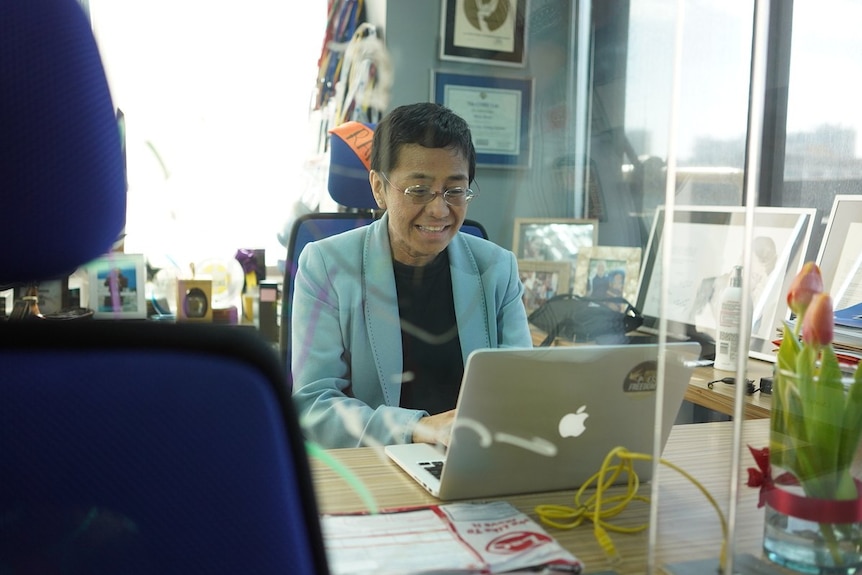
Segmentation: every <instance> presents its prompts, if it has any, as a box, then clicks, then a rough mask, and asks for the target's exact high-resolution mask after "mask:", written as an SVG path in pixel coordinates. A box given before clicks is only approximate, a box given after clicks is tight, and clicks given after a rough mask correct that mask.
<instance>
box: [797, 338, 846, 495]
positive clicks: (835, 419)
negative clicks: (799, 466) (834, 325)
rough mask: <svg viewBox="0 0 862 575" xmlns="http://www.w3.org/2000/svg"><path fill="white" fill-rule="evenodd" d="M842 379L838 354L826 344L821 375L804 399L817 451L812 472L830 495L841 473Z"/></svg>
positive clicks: (812, 379) (811, 437)
mask: <svg viewBox="0 0 862 575" xmlns="http://www.w3.org/2000/svg"><path fill="white" fill-rule="evenodd" d="M809 350H810V351H811V353H812V355H811V359H812V363H811V365H812V366H813V365H814V360H815V356H814V352H813V349H812V348H806V350H805V351H806V352H807V351H809ZM804 353H805V352H804ZM806 355H807V354H806ZM815 373H816V370H815ZM841 377H842V376H841V369H840V368H839V367H838V359H837V358H836V357H835V352H834V350H833V349H832V346H830V345H827V346H825V347H823V349H822V353H821V359H820V370H819V375H818V377H817V378H816V379H815V378H811V387H810V388H809V389H808V390H807V391H808V393H809V395H808V396H803V401H805V403H806V410H807V412H806V423H807V427H808V432H809V436H808V439H809V441H810V442H811V446H812V451H814V452H815V454H814V455H813V457H812V463H813V464H814V469H813V472H814V473H815V474H816V475H817V476H818V477H820V479H821V482H822V483H823V485H822V487H823V488H824V489H826V490H827V491H826V493H825V494H821V495H827V496H829V495H831V494H833V493H834V492H835V490H836V488H837V485H838V482H839V473H840V472H841V471H842V469H841V467H840V466H839V457H838V452H839V446H840V444H841V430H842V424H843V415H844V407H845V398H844V385H843V384H842V383H841Z"/></svg>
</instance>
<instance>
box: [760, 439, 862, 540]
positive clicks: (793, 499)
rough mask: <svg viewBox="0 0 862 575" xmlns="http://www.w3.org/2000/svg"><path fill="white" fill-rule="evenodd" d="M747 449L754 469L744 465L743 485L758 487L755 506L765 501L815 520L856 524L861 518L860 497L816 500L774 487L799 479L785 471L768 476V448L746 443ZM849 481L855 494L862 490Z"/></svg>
mask: <svg viewBox="0 0 862 575" xmlns="http://www.w3.org/2000/svg"><path fill="white" fill-rule="evenodd" d="M748 450H749V451H750V452H751V455H752V457H754V462H755V463H757V468H754V467H749V468H748V482H747V485H748V486H749V487H760V500H759V501H758V503H757V506H758V507H763V506H764V505H765V504H769V506H770V507H772V508H773V509H775V510H776V511H778V512H780V513H783V514H785V515H787V516H789V517H796V518H798V519H803V520H805V521H814V522H816V523H856V522H859V521H862V497H860V496H857V497H856V499H819V498H816V497H807V496H805V495H797V494H795V493H791V492H789V491H787V490H785V489H780V488H777V487H776V486H777V485H788V486H789V485H799V482H798V481H797V480H796V478H795V477H794V476H793V475H792V474H790V473H787V472H785V473H782V474H781V475H779V476H778V477H775V478H773V477H772V466H771V465H770V464H769V448H768V447H764V448H763V449H754V448H753V447H751V446H750V445H749V446H748ZM853 481H855V482H856V492H857V494H858V493H860V492H862V481H859V480H858V479H855V478H854V479H853Z"/></svg>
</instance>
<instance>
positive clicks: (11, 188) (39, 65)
mask: <svg viewBox="0 0 862 575" xmlns="http://www.w3.org/2000/svg"><path fill="white" fill-rule="evenodd" d="M0 149H2V150H3V151H2V153H0V205H2V206H3V208H2V215H0V285H9V284H15V283H24V282H28V281H37V280H43V279H56V278H59V277H62V276H63V275H66V274H69V273H71V272H72V271H74V270H75V268H77V267H78V266H80V265H82V264H84V263H86V262H88V261H90V260H92V259H93V258H95V257H97V256H99V255H101V254H104V253H105V252H107V251H108V250H109V249H110V248H111V245H112V244H113V242H114V241H115V240H116V239H117V238H118V237H119V234H120V232H121V231H122V229H123V225H124V222H125V212H126V183H125V169H124V165H123V154H122V150H121V144H120V133H119V129H118V124H117V117H116V112H115V110H114V106H113V103H112V102H111V95H110V92H109V89H108V83H107V79H106V77H105V71H104V68H103V67H102V61H101V58H100V57H99V52H98V49H97V46H96V41H95V38H94V37H93V32H92V29H91V28H90V24H89V21H88V19H87V17H86V15H85V14H84V11H83V10H82V8H81V6H80V5H79V4H78V2H77V1H76V0H27V1H26V2H21V1H20V0H0Z"/></svg>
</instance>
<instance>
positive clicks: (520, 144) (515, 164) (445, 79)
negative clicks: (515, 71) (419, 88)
mask: <svg viewBox="0 0 862 575" xmlns="http://www.w3.org/2000/svg"><path fill="white" fill-rule="evenodd" d="M431 92H432V93H431V100H432V101H433V102H436V103H438V104H443V105H444V106H446V107H447V108H449V109H451V110H452V111H453V112H455V113H456V114H458V115H459V116H461V117H462V118H464V120H465V121H466V122H467V124H469V126H470V132H471V133H472V135H473V146H474V147H475V148H476V165H477V166H486V167H498V168H528V167H530V161H531V155H532V154H531V145H530V142H531V138H530V130H531V129H532V128H531V127H532V120H531V117H532V109H533V79H532V78H507V77H500V76H476V75H472V74H454V73H450V72H440V71H437V70H432V71H431Z"/></svg>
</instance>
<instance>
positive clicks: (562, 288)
mask: <svg viewBox="0 0 862 575" xmlns="http://www.w3.org/2000/svg"><path fill="white" fill-rule="evenodd" d="M571 269H572V268H571V265H569V263H568V262H565V261H560V262H544V261H539V260H518V275H519V277H520V279H521V283H522V284H524V308H525V309H526V310H527V316H529V315H530V314H531V313H533V312H534V311H536V310H537V309H539V307H541V306H542V304H543V303H545V302H546V301H548V300H549V299H551V298H552V297H554V296H555V295H559V294H563V293H568V290H569V283H570V281H569V275H570V273H571Z"/></svg>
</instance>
